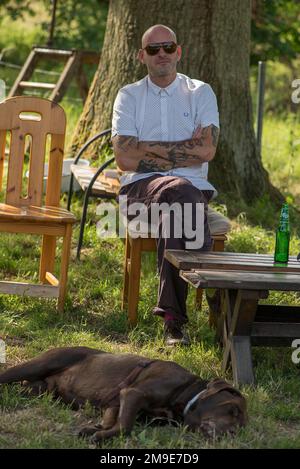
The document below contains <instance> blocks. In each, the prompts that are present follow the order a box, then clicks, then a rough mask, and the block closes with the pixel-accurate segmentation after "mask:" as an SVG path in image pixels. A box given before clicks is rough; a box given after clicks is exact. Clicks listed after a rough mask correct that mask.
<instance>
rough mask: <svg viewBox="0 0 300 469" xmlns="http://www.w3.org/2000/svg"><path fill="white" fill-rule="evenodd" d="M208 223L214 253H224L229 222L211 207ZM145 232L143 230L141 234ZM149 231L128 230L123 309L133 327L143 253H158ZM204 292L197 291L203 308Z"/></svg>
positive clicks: (198, 303) (135, 320)
mask: <svg viewBox="0 0 300 469" xmlns="http://www.w3.org/2000/svg"><path fill="white" fill-rule="evenodd" d="M208 223H209V226H210V231H211V236H212V239H213V246H212V250H213V251H224V243H225V240H226V239H227V238H226V233H227V232H228V231H229V230H230V223H229V220H228V219H227V218H226V217H224V216H223V215H222V214H220V213H218V212H216V211H215V210H213V209H212V208H211V207H209V208H208ZM142 231H143V230H142V229H141V230H140V232H142ZM147 235H148V229H147V230H146V229H145V233H143V232H142V233H141V236H140V237H137V236H136V233H134V232H130V231H129V230H127V235H126V244H125V259H124V271H123V272H124V273H123V294H122V308H123V309H127V310H128V319H129V322H130V324H131V325H132V326H134V325H135V324H136V322H137V311H138V302H139V292H140V277H141V256H142V252H156V243H155V239H154V238H149V237H147ZM202 294H203V290H202V289H201V288H198V289H197V293H196V304H197V306H198V307H201V304H202Z"/></svg>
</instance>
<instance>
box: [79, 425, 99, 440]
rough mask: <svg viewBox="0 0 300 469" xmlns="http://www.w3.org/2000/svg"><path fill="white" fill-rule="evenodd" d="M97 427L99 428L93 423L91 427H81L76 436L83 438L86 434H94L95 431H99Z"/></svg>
mask: <svg viewBox="0 0 300 469" xmlns="http://www.w3.org/2000/svg"><path fill="white" fill-rule="evenodd" d="M99 428H101V426H100V425H95V426H93V427H91V426H90V427H82V428H81V429H80V430H79V432H78V436H80V437H82V438H84V437H86V436H90V435H94V434H95V433H96V432H98V431H99Z"/></svg>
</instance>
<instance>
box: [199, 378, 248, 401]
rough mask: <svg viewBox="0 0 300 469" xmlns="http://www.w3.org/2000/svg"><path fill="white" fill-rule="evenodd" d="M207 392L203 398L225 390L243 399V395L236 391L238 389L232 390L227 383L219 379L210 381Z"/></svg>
mask: <svg viewBox="0 0 300 469" xmlns="http://www.w3.org/2000/svg"><path fill="white" fill-rule="evenodd" d="M207 390H208V393H207V394H206V396H205V397H207V396H208V395H213V394H216V393H217V392H220V391H225V390H226V391H228V392H230V393H231V394H234V395H236V396H239V397H243V395H242V394H241V393H240V391H238V389H236V388H234V387H233V386H232V385H231V384H229V383H227V381H224V380H223V379H219V378H216V379H214V380H212V381H210V382H209V383H208V385H207Z"/></svg>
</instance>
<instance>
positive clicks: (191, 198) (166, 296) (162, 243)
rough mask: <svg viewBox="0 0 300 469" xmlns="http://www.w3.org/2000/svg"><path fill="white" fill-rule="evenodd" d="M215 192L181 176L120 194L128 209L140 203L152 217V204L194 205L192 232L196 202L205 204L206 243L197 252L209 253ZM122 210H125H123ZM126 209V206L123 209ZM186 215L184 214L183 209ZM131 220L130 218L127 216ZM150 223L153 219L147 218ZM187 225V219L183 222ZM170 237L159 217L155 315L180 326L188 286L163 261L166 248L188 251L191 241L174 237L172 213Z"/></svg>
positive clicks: (141, 184)
mask: <svg viewBox="0 0 300 469" xmlns="http://www.w3.org/2000/svg"><path fill="white" fill-rule="evenodd" d="M212 194H213V192H212V191H200V190H199V189H197V188H196V187H195V186H193V185H192V183H191V182H190V181H188V180H187V179H184V178H181V177H173V176H161V175H156V176H150V177H148V178H145V179H141V180H139V181H136V182H133V183H131V184H128V185H125V186H123V187H122V188H121V190H120V194H119V195H122V196H124V195H126V196H127V207H129V206H130V205H131V204H133V203H136V202H140V203H143V204H144V205H145V206H146V207H147V209H148V217H149V216H150V208H151V203H153V202H156V203H159V204H161V203H164V202H166V203H168V204H173V203H174V202H177V203H179V204H180V205H181V206H182V207H183V204H185V203H191V207H192V212H191V213H192V217H191V223H192V229H193V230H195V227H196V203H197V202H198V203H204V244H203V246H202V248H200V249H196V250H197V251H208V250H210V249H211V244H212V240H211V237H210V231H209V226H208V222H207V204H208V202H209V200H210V199H211V197H212ZM121 209H122V208H121ZM122 210H124V207H123V209H122ZM182 213H183V214H184V211H183V210H182ZM128 218H129V219H130V217H128ZM148 219H149V220H150V218H148ZM182 222H183V223H184V220H182ZM169 234H170V236H169V237H166V236H164V234H163V232H162V219H161V216H160V217H159V232H158V237H157V238H156V244H157V263H158V271H159V276H160V282H159V290H158V302H157V306H156V307H155V308H154V310H153V313H154V314H156V315H159V316H162V317H165V316H166V317H167V318H168V319H170V318H171V317H172V318H174V319H176V320H177V321H179V322H180V323H186V322H187V320H188V319H187V314H186V298H187V293H188V286H187V283H186V282H185V281H184V280H182V279H181V278H180V277H179V271H178V269H176V268H175V267H173V266H172V265H171V264H170V263H169V261H167V260H166V259H165V258H164V252H165V249H186V241H191V239H187V238H185V237H184V232H183V236H182V237H181V238H176V237H175V236H174V217H173V216H172V212H171V213H170V233H169Z"/></svg>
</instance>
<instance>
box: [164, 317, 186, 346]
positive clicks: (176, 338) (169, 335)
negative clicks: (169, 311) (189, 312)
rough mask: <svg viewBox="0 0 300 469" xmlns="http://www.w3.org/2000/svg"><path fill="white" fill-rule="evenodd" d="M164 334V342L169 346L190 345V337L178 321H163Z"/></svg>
mask: <svg viewBox="0 0 300 469" xmlns="http://www.w3.org/2000/svg"><path fill="white" fill-rule="evenodd" d="M164 336H165V344H166V345H168V346H169V347H174V346H175V345H190V339H189V338H188V336H187V334H186V332H185V330H184V327H183V324H181V323H180V322H178V321H175V320H169V321H165V325H164Z"/></svg>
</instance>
